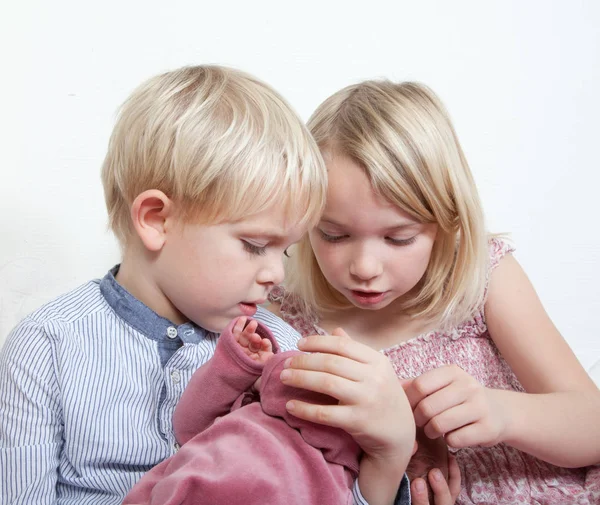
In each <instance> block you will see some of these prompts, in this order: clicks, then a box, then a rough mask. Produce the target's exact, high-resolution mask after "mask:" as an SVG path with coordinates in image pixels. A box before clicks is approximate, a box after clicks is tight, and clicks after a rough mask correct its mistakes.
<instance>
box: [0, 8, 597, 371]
mask: <svg viewBox="0 0 600 505" xmlns="http://www.w3.org/2000/svg"><path fill="white" fill-rule="evenodd" d="M217 4H218V5H217ZM0 9H1V10H0V51H1V54H0V56H1V57H2V63H3V72H2V78H1V79H0V107H1V108H0V110H1V113H0V128H1V130H0V139H1V143H2V145H1V153H2V157H1V159H0V170H1V175H2V178H1V182H0V205H1V207H0V211H1V212H0V220H1V222H0V230H1V232H0V233H1V234H0V237H1V238H0V344H1V342H2V341H3V340H4V338H5V337H6V335H7V333H8V332H9V331H10V328H12V326H14V324H15V323H16V322H17V321H18V320H19V319H20V318H22V317H23V316H24V315H26V314H27V313H28V312H29V311H31V310H32V309H34V308H36V307H37V306H38V305H40V304H42V303H43V302H45V301H47V300H49V299H51V298H52V297H54V296H56V295H58V294H60V293H62V292H64V291H66V290H69V289H71V288H73V287H75V286H77V285H78V284H80V283H82V282H84V281H86V280H88V279H90V278H93V277H99V276H102V275H103V274H104V273H105V271H106V270H107V269H108V268H109V267H111V266H112V265H113V264H114V263H116V262H117V261H118V249H117V246H116V243H115V241H114V240H113V238H112V237H111V235H110V234H109V233H107V232H106V231H105V230H106V217H105V209H104V202H103V197H102V190H101V184H100V179H99V171H100V165H101V162H102V159H103V156H104V151H105V148H106V145H107V141H108V137H109V134H110V130H111V127H112V124H113V121H114V118H115V111H116V109H117V107H118V105H119V104H120V103H121V102H122V101H123V100H124V99H125V98H126V96H127V95H128V93H129V92H130V91H131V90H132V89H133V88H134V87H135V86H137V85H138V84H139V83H140V82H141V81H142V80H144V79H146V78H148V77H150V76H151V75H154V74H156V73H159V72H162V71H165V70H169V69H172V68H175V67H178V66H181V65H186V64H197V63H222V64H227V65H232V66H235V67H239V68H242V69H244V70H246V71H249V72H251V73H253V74H255V75H257V76H258V77H260V78H262V79H264V80H266V81H267V82H269V83H270V84H272V85H273V86H274V87H275V88H277V89H278V90H279V91H280V92H281V93H282V94H283V95H284V96H286V98H287V99H288V100H289V101H290V102H291V103H292V104H293V105H294V106H295V108H296V109H297V110H298V111H299V113H300V114H301V115H302V117H303V118H305V119H307V118H308V116H309V115H310V113H311V111H312V110H313V109H314V107H316V105H317V104H318V103H319V102H320V101H321V100H322V99H324V98H325V97H326V96H327V95H329V94H330V93H332V92H333V91H335V90H337V89H338V88H340V87H342V86H345V85H347V84H350V83H353V82H356V81H357V80H360V79H365V78H373V77H384V76H385V77H389V78H392V79H396V80H405V79H413V80H419V81H422V82H425V83H427V84H429V85H430V86H432V87H433V89H434V90H436V91H437V93H438V94H439V95H440V96H441V97H442V99H443V100H444V102H445V103H446V105H447V107H448V109H449V110H450V113H451V115H452V117H453V119H454V122H455V126H456V128H457V130H458V134H459V137H460V138H461V140H462V143H463V147H464V149H465V151H466V154H467V157H468V159H469V162H470V165H471V168H472V170H473V172H474V174H475V177H476V179H477V182H478V184H479V187H480V191H481V194H482V198H483V202H484V206H485V210H486V213H487V218H488V224H489V228H490V230H492V231H498V232H512V236H513V238H514V240H515V242H516V244H517V247H518V251H517V258H518V259H519V261H520V262H521V263H522V264H523V265H524V267H525V269H526V271H527V272H528V273H529V275H530V277H531V279H532V280H533V282H534V285H535V286H536V288H537V290H538V292H539V294H540V297H541V299H542V301H543V302H544V304H545V306H546V308H547V310H548V312H549V313H550V315H551V316H552V318H553V319H554V321H555V322H556V324H557V326H558V327H559V329H560V330H561V331H562V333H563V334H564V335H565V337H566V338H567V340H568V341H569V343H570V344H571V346H572V347H573V349H574V350H575V352H576V354H577V356H578V357H579V359H580V360H581V361H582V363H583V364H584V366H585V367H586V368H589V367H590V366H591V365H592V364H593V363H594V362H595V361H597V360H598V359H600V330H599V328H598V326H599V325H598V315H599V313H600V233H599V232H598V224H597V221H598V218H599V217H600V211H599V210H598V202H599V201H600V197H599V195H598V186H599V185H598V183H599V182H600V176H599V174H598V172H599V170H598V169H599V168H600V162H599V158H598V154H597V149H598V142H599V139H598V134H599V133H600V132H599V128H598V122H597V121H598V118H600V93H599V90H600V30H599V28H598V27H600V3H599V2H596V1H595V0H589V1H578V2H572V1H569V0H564V1H562V2H559V1H551V0H538V1H534V0H531V1H522V0H510V1H509V0H502V1H500V0H498V1H492V0H488V1H483V2H482V1H480V0H473V1H456V0H453V1H451V2H449V1H447V0H439V1H419V2H415V1H399V0H394V1H388V2H383V1H378V0H372V1H369V2H364V1H361V2H357V1H348V0H346V1H344V2H334V1H330V2H327V1H323V0H321V1H319V2H315V1H312V0H310V1H309V0H305V1H304V2H298V3H291V2H283V1H281V0H279V1H263V2H261V1H257V0H255V1H252V2H249V1H243V2H242V1H240V2H226V1H222V2H210V3H209V2H199V1H170V2H165V1H162V0H161V1H151V0H144V1H142V0H129V1H128V0H118V1H116V0H105V1H104V2H101V3H91V2H85V1H84V2H82V1H80V0H55V1H53V2H48V1H45V0H35V1H28V0H21V1H20V2H9V1H5V2H3V3H2V6H1V7H0ZM594 230H596V231H594Z"/></svg>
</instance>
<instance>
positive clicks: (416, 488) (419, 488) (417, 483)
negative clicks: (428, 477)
mask: <svg viewBox="0 0 600 505" xmlns="http://www.w3.org/2000/svg"><path fill="white" fill-rule="evenodd" d="M410 502H411V503H412V504H413V505H429V496H428V495H427V484H426V483H425V479H422V478H421V477H419V478H418V479H414V480H413V481H412V482H411V483H410Z"/></svg>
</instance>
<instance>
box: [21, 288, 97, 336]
mask: <svg viewBox="0 0 600 505" xmlns="http://www.w3.org/2000/svg"><path fill="white" fill-rule="evenodd" d="M107 306H108V304H107V303H106V300H105V298H104V296H103V295H102V293H101V292H100V279H93V280H91V281H88V282H86V283H85V284H82V285H80V286H78V287H77V288H75V289H73V290H71V291H68V292H67V293H64V294H62V295H60V296H58V297H56V298H55V299H54V300H51V301H49V302H47V303H45V304H44V305H42V306H41V307H39V308H38V309H36V310H34V311H33V312H31V313H30V314H29V315H28V316H27V317H26V318H25V319H24V321H30V322H33V323H35V324H36V325H40V326H44V325H46V324H51V323H53V322H55V323H64V324H76V323H77V322H79V321H81V320H82V319H86V318H88V317H90V316H91V315H92V314H95V313H98V312H99V311H102V310H105V309H106V307H107Z"/></svg>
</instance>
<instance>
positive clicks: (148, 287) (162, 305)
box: [115, 247, 187, 325]
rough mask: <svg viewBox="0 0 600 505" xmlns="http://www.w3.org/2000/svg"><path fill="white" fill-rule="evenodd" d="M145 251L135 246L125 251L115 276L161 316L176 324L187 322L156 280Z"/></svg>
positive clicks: (131, 292) (123, 285)
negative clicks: (138, 249)
mask: <svg viewBox="0 0 600 505" xmlns="http://www.w3.org/2000/svg"><path fill="white" fill-rule="evenodd" d="M144 252H145V251H142V252H140V251H137V250H136V249H135V247H132V248H130V249H128V250H126V251H125V252H124V254H123V260H122V262H121V266H120V267H119V271H118V272H117V275H116V276H115V279H116V281H117V282H118V283H119V284H120V285H121V286H122V287H123V288H125V289H126V290H127V291H128V292H129V293H130V294H131V295H132V296H134V297H135V298H137V299H138V300H139V301H140V302H142V303H143V304H144V305H146V306H147V307H148V308H150V309H151V310H153V311H154V312H156V313H157V314H158V315H159V316H161V317H164V318H165V319H168V320H169V321H171V322H172V323H174V324H176V325H180V324H183V323H185V322H187V319H186V318H185V317H184V316H183V314H181V312H179V311H178V310H177V309H176V308H175V307H174V306H173V305H172V304H171V302H170V300H169V299H168V298H167V297H166V296H165V294H164V293H163V292H162V290H161V289H160V286H159V285H158V284H157V283H156V282H155V280H154V278H153V276H152V272H151V268H150V261H149V259H148V258H147V257H146V256H147V254H144Z"/></svg>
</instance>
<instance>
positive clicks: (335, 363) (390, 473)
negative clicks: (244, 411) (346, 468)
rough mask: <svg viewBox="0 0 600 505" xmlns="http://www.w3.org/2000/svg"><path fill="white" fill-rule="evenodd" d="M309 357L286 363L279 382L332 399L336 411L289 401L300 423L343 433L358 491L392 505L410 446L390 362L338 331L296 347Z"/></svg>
mask: <svg viewBox="0 0 600 505" xmlns="http://www.w3.org/2000/svg"><path fill="white" fill-rule="evenodd" d="M298 348H299V349H300V350H301V351H306V352H308V353H310V354H301V355H297V356H294V357H293V358H291V359H290V360H289V361H288V362H286V365H285V366H286V369H285V370H284V371H283V372H282V373H281V380H282V381H283V382H284V383H285V384H287V385H289V386H293V387H298V388H302V389H307V390H310V391H315V392H318V393H324V394H327V395H329V396H332V397H334V398H337V399H338V401H339V403H338V405H312V404H308V403H304V402H300V401H290V402H288V404H287V409H288V411H289V412H290V413H291V414H293V415H294V416H297V417H299V418H301V419H306V420H308V421H312V422H315V423H319V424H325V425H327V426H333V427H337V428H342V429H343V430H345V431H347V432H348V433H349V434H350V435H352V437H353V438H354V440H356V442H357V443H358V444H359V445H360V447H361V448H362V449H363V451H364V452H365V454H364V455H363V457H362V459H361V466H360V473H359V485H360V489H361V492H362V494H363V496H364V497H365V498H366V499H367V501H368V502H369V503H371V504H377V503H391V502H392V501H393V498H394V496H395V495H396V492H397V490H398V485H399V484H400V481H401V479H402V475H403V474H404V471H405V470H406V466H407V464H408V460H409V459H410V456H411V453H412V449H413V446H414V442H415V423H414V418H413V413H412V410H411V408H410V404H409V403H408V400H407V398H406V394H405V393H404V390H403V389H402V385H401V383H400V381H399V380H398V378H397V377H396V374H395V372H394V369H393V367H392V365H391V363H390V362H389V360H388V359H387V358H386V357H385V356H384V355H383V354H381V353H379V352H377V351H375V350H374V349H371V348H370V347H368V346H366V345H363V344H361V343H359V342H355V341H354V340H352V339H351V338H350V337H349V336H348V335H346V333H344V332H343V331H342V330H339V329H338V330H334V332H333V335H324V336H323V335H312V336H310V337H307V338H304V339H302V340H300V341H299V342H298Z"/></svg>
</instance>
